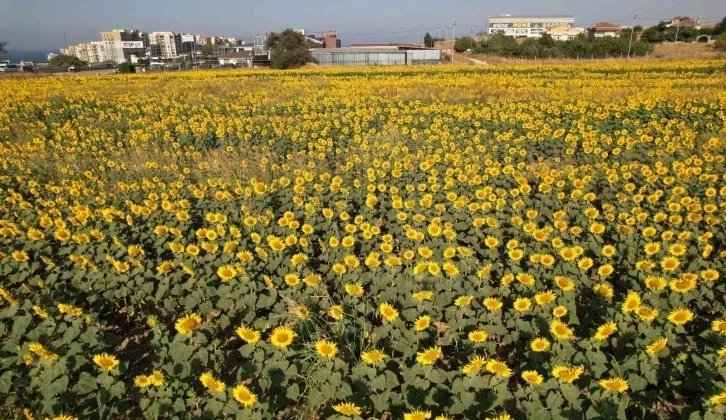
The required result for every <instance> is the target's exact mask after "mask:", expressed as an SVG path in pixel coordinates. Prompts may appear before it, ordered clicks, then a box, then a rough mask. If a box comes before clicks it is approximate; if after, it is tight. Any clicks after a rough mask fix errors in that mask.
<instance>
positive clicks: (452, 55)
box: [451, 21, 456, 64]
mask: <svg viewBox="0 0 726 420" xmlns="http://www.w3.org/2000/svg"><path fill="white" fill-rule="evenodd" d="M455 46H456V21H454V37H453V39H452V41H451V63H452V64H453V63H454V54H456V49H455V48H454V47H455Z"/></svg>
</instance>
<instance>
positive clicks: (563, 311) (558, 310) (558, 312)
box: [552, 305, 568, 318]
mask: <svg viewBox="0 0 726 420" xmlns="http://www.w3.org/2000/svg"><path fill="white" fill-rule="evenodd" d="M567 312H568V311H567V308H565V307H564V306H562V305H560V306H556V307H555V308H554V309H552V316H554V317H555V318H562V317H563V316H565V315H567Z"/></svg>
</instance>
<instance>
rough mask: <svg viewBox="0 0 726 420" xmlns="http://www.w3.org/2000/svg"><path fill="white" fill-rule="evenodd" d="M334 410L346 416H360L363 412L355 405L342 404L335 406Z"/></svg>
mask: <svg viewBox="0 0 726 420" xmlns="http://www.w3.org/2000/svg"><path fill="white" fill-rule="evenodd" d="M333 410H335V411H337V412H338V413H340V414H342V415H344V416H360V415H361V413H362V411H361V409H360V407H358V406H356V405H355V404H353V403H340V404H336V405H334V406H333Z"/></svg>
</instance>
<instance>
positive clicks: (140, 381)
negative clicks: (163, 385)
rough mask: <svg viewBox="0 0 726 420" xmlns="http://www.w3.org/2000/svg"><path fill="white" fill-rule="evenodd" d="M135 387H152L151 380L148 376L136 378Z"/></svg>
mask: <svg viewBox="0 0 726 420" xmlns="http://www.w3.org/2000/svg"><path fill="white" fill-rule="evenodd" d="M134 385H136V386H138V387H139V388H147V387H149V386H151V379H150V378H149V377H148V376H144V375H138V376H136V377H135V378H134Z"/></svg>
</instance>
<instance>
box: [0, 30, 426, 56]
mask: <svg viewBox="0 0 726 420" xmlns="http://www.w3.org/2000/svg"><path fill="white" fill-rule="evenodd" d="M427 35H428V34H427ZM7 45H8V41H0V53H6V52H8V50H7V48H6V47H7Z"/></svg>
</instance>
